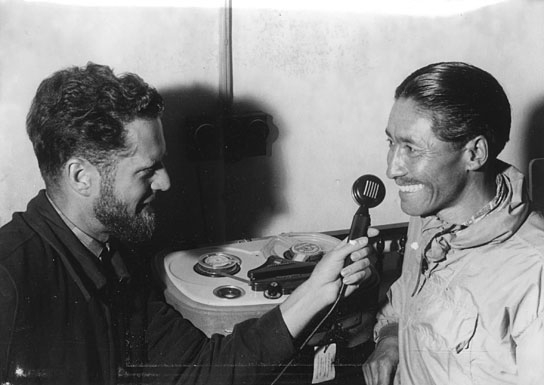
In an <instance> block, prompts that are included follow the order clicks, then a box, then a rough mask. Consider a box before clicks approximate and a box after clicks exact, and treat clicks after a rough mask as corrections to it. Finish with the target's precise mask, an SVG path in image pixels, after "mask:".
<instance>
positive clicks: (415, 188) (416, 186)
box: [399, 184, 423, 193]
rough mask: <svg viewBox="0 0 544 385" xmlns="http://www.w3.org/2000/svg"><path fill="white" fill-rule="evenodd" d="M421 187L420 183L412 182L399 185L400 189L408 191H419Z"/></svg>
mask: <svg viewBox="0 0 544 385" xmlns="http://www.w3.org/2000/svg"><path fill="white" fill-rule="evenodd" d="M422 188H423V185H422V184H412V185H407V186H399V189H400V191H402V192H409V193H412V192H416V191H419V190H421V189H422Z"/></svg>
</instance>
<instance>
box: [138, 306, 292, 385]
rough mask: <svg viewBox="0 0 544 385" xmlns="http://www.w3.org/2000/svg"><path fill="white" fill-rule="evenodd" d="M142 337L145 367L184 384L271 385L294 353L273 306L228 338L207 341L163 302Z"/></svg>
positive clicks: (279, 316) (289, 338) (214, 338)
mask: <svg viewBox="0 0 544 385" xmlns="http://www.w3.org/2000/svg"><path fill="white" fill-rule="evenodd" d="M156 305H157V304H155V306H156ZM146 337H147V343H148V358H149V361H150V364H151V365H152V366H155V367H162V368H163V369H164V370H162V371H160V370H159V371H160V372H162V374H163V375H164V374H165V373H167V377H168V383H178V384H184V385H189V384H259V383H270V382H271V380H272V378H273V377H272V376H273V375H274V374H275V373H276V372H277V370H278V367H279V364H280V363H281V362H283V361H286V360H287V359H289V358H290V357H291V356H292V355H293V354H294V351H295V349H294V346H293V341H292V337H291V335H290V333H289V331H288V329H287V327H286V326H285V323H284V321H283V318H282V315H281V312H280V310H279V308H278V307H276V308H274V309H272V310H271V311H269V312H268V313H266V314H264V315H263V316H262V317H261V318H259V319H250V320H247V321H244V322H242V323H240V324H238V325H236V326H235V327H234V330H233V332H232V334H230V335H228V336H223V335H219V334H214V335H213V336H211V337H210V338H208V337H207V336H206V335H205V334H204V333H203V332H202V331H200V330H199V329H198V328H196V327H195V326H194V325H193V324H192V323H191V322H189V321H188V320H186V319H184V318H183V317H182V316H181V314H180V313H179V312H177V311H176V310H175V309H174V308H172V307H171V306H169V305H168V304H166V303H162V304H160V305H159V306H158V311H156V312H155V314H154V316H153V317H152V319H151V322H150V324H149V326H148V330H147V336H146ZM163 380H164V378H163Z"/></svg>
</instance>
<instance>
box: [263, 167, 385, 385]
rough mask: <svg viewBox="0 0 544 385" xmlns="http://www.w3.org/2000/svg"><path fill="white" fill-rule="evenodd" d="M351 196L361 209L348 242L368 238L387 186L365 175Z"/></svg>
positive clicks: (304, 345) (313, 333)
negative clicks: (374, 210)
mask: <svg viewBox="0 0 544 385" xmlns="http://www.w3.org/2000/svg"><path fill="white" fill-rule="evenodd" d="M351 194H352V196H353V199H354V200H355V201H356V202H357V203H358V204H359V209H358V210H357V212H356V213H355V215H354V216H353V220H352V222H351V228H350V231H349V236H348V241H350V240H352V239H357V238H360V237H362V236H366V233H367V230H368V227H369V226H370V214H369V213H368V209H369V208H372V207H376V206H378V205H379V204H380V203H382V201H383V198H384V197H385V186H384V184H383V182H382V181H381V180H380V179H379V178H378V177H376V176H374V175H363V176H361V177H360V178H359V179H357V180H356V181H355V182H354V183H353V186H352V189H351ZM350 263H351V260H350V257H349V256H348V257H347V258H346V261H345V262H344V265H345V266H347V265H349V264H350ZM371 269H372V275H373V276H374V278H375V279H377V277H376V275H377V273H376V272H375V270H374V269H373V268H372V267H371ZM346 287H347V285H345V284H344V283H342V285H341V287H340V290H339V292H338V296H337V298H336V301H335V302H334V303H333V304H332V305H331V307H330V309H329V311H328V312H327V314H325V315H324V316H323V318H322V319H321V321H320V322H319V323H318V324H317V326H316V327H315V328H314V329H313V330H312V331H311V332H310V334H309V335H308V336H307V337H306V339H305V340H304V342H303V343H302V344H301V345H300V346H299V348H298V350H297V354H295V356H294V357H293V358H292V359H291V360H290V361H289V362H288V363H287V364H286V365H285V366H284V367H283V369H282V370H281V371H280V373H279V374H278V375H277V376H276V378H275V379H274V381H272V384H271V385H275V384H276V383H277V381H278V380H279V379H280V377H281V376H282V375H283V373H285V371H286V370H287V368H288V367H289V366H290V365H291V364H292V363H293V362H294V360H295V357H296V356H298V354H299V353H300V352H301V351H302V349H303V348H304V347H306V346H307V344H308V342H309V341H310V340H311V339H312V337H313V336H314V335H315V333H316V332H317V331H318V330H319V329H320V328H321V326H322V325H323V324H324V323H325V321H326V320H327V318H329V316H330V315H331V314H332V313H333V312H335V310H336V309H337V305H338V302H339V301H340V299H341V298H342V297H343V296H344V294H345V291H346ZM332 333H334V330H333V331H332Z"/></svg>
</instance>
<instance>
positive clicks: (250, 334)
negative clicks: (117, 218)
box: [0, 191, 294, 385]
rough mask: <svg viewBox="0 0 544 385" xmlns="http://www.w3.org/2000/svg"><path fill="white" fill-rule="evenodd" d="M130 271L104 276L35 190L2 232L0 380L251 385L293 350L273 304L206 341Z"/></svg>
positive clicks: (15, 381) (0, 262)
mask: <svg viewBox="0 0 544 385" xmlns="http://www.w3.org/2000/svg"><path fill="white" fill-rule="evenodd" d="M127 261H128V259H127ZM129 262H130V261H129ZM127 266H128V268H129V270H130V271H131V272H132V270H133V266H132V264H130V263H127ZM132 276H133V279H132V281H131V282H129V283H122V284H118V283H117V280H114V279H109V280H107V279H106V278H105V274H104V273H102V271H101V268H100V266H99V265H98V259H97V258H96V257H95V256H94V255H92V254H91V253H90V252H89V251H88V250H87V249H86V248H85V247H84V246H83V245H82V244H81V243H80V242H79V240H78V239H77V237H76V236H75V235H74V234H73V233H72V232H71V230H70V229H69V228H68V227H67V226H66V225H65V224H64V222H63V221H62V219H61V218H60V217H59V215H58V214H57V212H56V211H55V209H54V208H53V207H52V206H51V204H50V203H49V201H48V199H47V198H46V196H45V193H44V191H41V192H40V193H39V194H38V196H37V197H35V198H34V199H33V200H32V201H30V203H29V205H28V208H27V211H26V212H24V213H16V214H14V216H13V219H12V221H11V222H10V223H8V224H7V225H5V226H4V227H2V228H1V229H0V383H2V384H3V383H5V382H10V383H13V384H17V383H32V384H34V383H52V384H70V385H72V384H78V385H85V384H114V383H116V382H117V381H118V380H119V375H121V376H128V375H129V373H130V372H131V370H132V371H133V372H140V376H141V377H134V378H138V380H136V382H138V381H139V380H140V379H143V378H145V379H146V382H154V383H164V382H165V381H167V380H168V381H172V382H175V381H177V382H178V383H180V384H211V383H225V384H227V383H232V384H244V383H248V384H249V383H257V382H260V380H259V379H263V380H264V378H266V376H267V375H268V374H270V373H269V372H270V370H271V368H274V366H275V365H277V364H278V363H279V362H280V361H284V360H286V359H287V358H289V356H290V355H291V354H293V351H294V348H293V344H292V340H291V337H290V335H289V332H288V330H287V328H286V326H285V324H284V322H283V319H282V317H281V314H280V312H279V310H278V309H277V308H276V309H274V310H272V311H271V312H269V313H267V314H265V315H264V316H263V317H262V318H261V319H259V320H249V321H246V322H244V323H242V324H240V325H238V327H236V328H235V330H234V332H233V333H232V335H230V336H228V337H223V336H213V337H212V338H207V337H206V336H205V335H204V334H203V333H202V332H200V331H199V330H198V329H197V328H195V327H194V326H193V325H192V324H191V323H190V322H189V321H187V320H185V319H183V317H182V316H181V315H180V314H179V313H178V312H176V311H175V310H174V309H173V308H171V307H170V306H169V305H167V304H166V303H164V302H162V301H161V298H159V300H156V301H154V302H153V303H152V306H150V307H149V308H148V305H149V303H148V302H146V301H145V300H143V298H144V297H145V298H146V299H147V296H148V294H149V293H148V291H147V286H146V284H145V285H143V284H142V282H140V281H139V279H140V278H139V277H142V276H145V274H138V273H137V272H135V274H132ZM142 288H144V289H142ZM142 304H143V305H142ZM149 309H153V312H152V314H150V313H149ZM148 320H149V322H148ZM133 329H136V330H139V329H143V330H145V332H146V334H145V338H146V340H145V342H144V341H142V339H143V334H142V335H138V333H136V335H135V334H134V333H133V331H134V330H133ZM135 345H138V346H140V347H141V346H144V347H145V350H144V351H143V354H142V352H138V351H136V350H137V349H135V348H134V347H135ZM133 348H134V349H133ZM131 360H132V361H131ZM134 363H135V364H136V365H133V364H134ZM135 368H136V369H135ZM164 374H166V375H165V376H162V375H164ZM134 378H132V380H131V383H132V382H134V381H135V380H134ZM267 381H268V379H267Z"/></svg>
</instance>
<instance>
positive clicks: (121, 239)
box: [0, 63, 372, 385]
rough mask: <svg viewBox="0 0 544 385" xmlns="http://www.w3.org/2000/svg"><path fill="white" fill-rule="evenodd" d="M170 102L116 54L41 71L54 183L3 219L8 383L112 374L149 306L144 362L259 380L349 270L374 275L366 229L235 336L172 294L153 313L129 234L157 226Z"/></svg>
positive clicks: (45, 148) (213, 379)
mask: <svg viewBox="0 0 544 385" xmlns="http://www.w3.org/2000/svg"><path fill="white" fill-rule="evenodd" d="M162 110H163V100H162V98H161V96H160V94H159V93H158V92H157V91H156V90H155V89H154V88H152V87H150V86H149V85H148V84H146V83H145V82H144V81H143V80H142V79H141V78H140V77H138V76H137V75H135V74H130V73H129V74H125V75H123V76H119V77H118V76H116V75H114V73H113V71H112V70H111V69H110V68H109V67H107V66H102V65H96V64H92V63H89V64H88V65H87V66H86V67H82V68H79V67H71V68H67V69H65V70H61V71H58V72H56V73H54V74H53V75H52V76H51V77H49V78H47V79H45V80H44V81H43V82H42V83H41V84H40V86H39V88H38V90H37V93H36V96H35V98H34V100H33V103H32V106H31V108H30V111H29V114H28V117H27V132H28V135H29V137H30V140H31V141H32V144H33V146H34V152H35V154H36V157H37V159H38V164H39V167H40V171H41V174H42V176H43V179H44V181H45V190H42V191H40V192H39V193H38V195H37V196H36V197H35V198H34V199H32V200H31V201H30V203H29V204H28V207H27V210H26V212H24V213H15V214H14V216H13V219H12V221H11V222H9V223H8V224H6V225H5V226H4V227H2V229H0V383H2V384H8V383H21V382H23V383H32V384H34V383H40V384H44V383H45V384H70V385H73V384H78V385H85V384H114V383H116V382H117V381H118V373H119V370H120V369H122V368H123V360H124V358H125V356H126V353H127V351H128V354H129V355H130V354H133V353H135V352H132V351H131V350H130V349H131V346H133V345H134V341H133V340H132V339H131V338H132V335H131V334H130V333H129V329H130V328H129V327H127V322H128V323H130V322H131V320H134V319H135V318H134V317H137V318H136V320H138V322H144V321H146V320H147V319H149V325H148V326H147V335H146V342H147V346H148V350H147V351H145V352H144V354H143V356H142V357H140V358H139V360H140V362H141V363H142V364H149V365H152V366H155V365H161V366H165V367H168V368H169V370H168V371H167V374H169V375H171V377H170V378H169V379H170V380H172V382H174V381H175V382H178V383H182V384H211V383H217V384H219V383H222V384H234V383H236V384H241V383H251V384H256V383H258V382H260V381H261V380H264V379H266V378H267V375H268V374H269V373H268V372H270V371H273V370H274V368H277V366H278V364H279V363H281V362H284V361H286V360H288V359H289V358H290V357H291V356H292V355H293V354H294V353H295V350H296V347H295V346H294V341H295V338H297V336H299V335H300V333H301V332H302V331H303V329H304V327H305V325H306V324H307V323H308V322H309V321H310V320H311V319H312V317H313V316H314V315H316V314H317V313H318V312H320V311H321V310H322V309H323V308H325V307H326V306H328V305H330V304H332V303H333V301H334V300H335V298H336V296H337V293H338V291H339V288H340V286H341V281H342V280H343V281H344V283H346V284H347V285H348V287H349V289H348V293H349V292H350V291H353V290H354V288H355V286H356V285H357V284H358V283H359V282H360V281H361V280H363V279H364V277H365V276H366V275H368V274H369V268H368V266H369V261H368V258H367V256H368V254H369V253H370V252H371V251H372V249H371V248H370V247H369V246H367V238H361V239H359V240H358V241H355V242H351V243H346V242H343V243H340V244H339V246H338V247H337V248H336V249H335V250H333V251H332V252H331V253H329V254H328V255H326V256H324V257H323V259H322V260H321V262H320V263H319V264H318V265H317V266H316V268H315V269H314V272H313V274H312V276H311V277H310V278H309V279H308V280H307V281H306V282H305V283H304V284H302V285H301V286H299V287H298V289H297V290H296V291H295V292H293V293H292V294H291V295H290V296H289V297H288V298H287V300H286V301H284V302H283V303H282V304H281V305H280V306H278V307H276V308H275V309H273V310H271V311H270V312H268V313H266V314H264V315H263V316H262V317H261V318H260V319H252V320H248V321H245V322H244V323H242V324H241V325H239V326H237V327H235V330H234V331H233V333H232V334H230V335H229V336H226V337H225V336H221V335H214V336H212V337H211V338H207V337H206V336H205V335H204V333H202V332H201V331H200V330H198V329H197V328H196V327H194V326H193V325H192V324H191V323H190V322H188V321H187V320H185V319H184V318H183V316H182V315H180V314H179V313H178V312H176V311H175V310H174V309H173V308H172V307H170V306H169V305H168V304H166V303H164V302H163V303H159V306H150V307H149V309H151V308H153V309H154V310H155V311H154V312H152V314H149V316H148V315H147V314H148V310H149V309H147V308H146V307H145V306H142V303H143V304H145V301H142V300H141V298H142V297H147V293H146V292H145V290H141V288H142V286H140V285H137V283H138V279H139V278H140V275H138V274H134V271H135V270H134V269H133V263H132V262H134V261H133V259H134V258H132V257H131V255H132V254H131V253H130V250H127V247H125V246H126V244H136V243H138V242H140V241H142V240H145V239H147V238H149V237H150V236H151V234H152V233H153V230H154V227H155V214H154V211H153V207H152V203H153V201H154V200H155V198H156V196H157V193H158V192H160V191H165V190H167V189H168V188H169V187H170V179H169V176H168V173H167V172H166V169H165V167H164V164H163V158H164V156H165V154H166V144H165V140H164V135H163V129H162V125H161V120H160V117H161V113H162ZM350 255H351V259H352V260H353V263H352V264H351V265H349V266H348V267H345V268H344V259H345V258H346V257H348V256H350ZM144 273H148V272H145V271H144ZM143 275H145V274H143ZM143 287H144V288H145V286H143ZM127 315H128V316H129V317H128V321H127ZM133 315H134V317H132V316H133ZM163 380H164V378H163V379H161V381H160V383H164V381H163ZM147 381H150V380H149V378H147ZM157 381H158V380H157Z"/></svg>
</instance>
